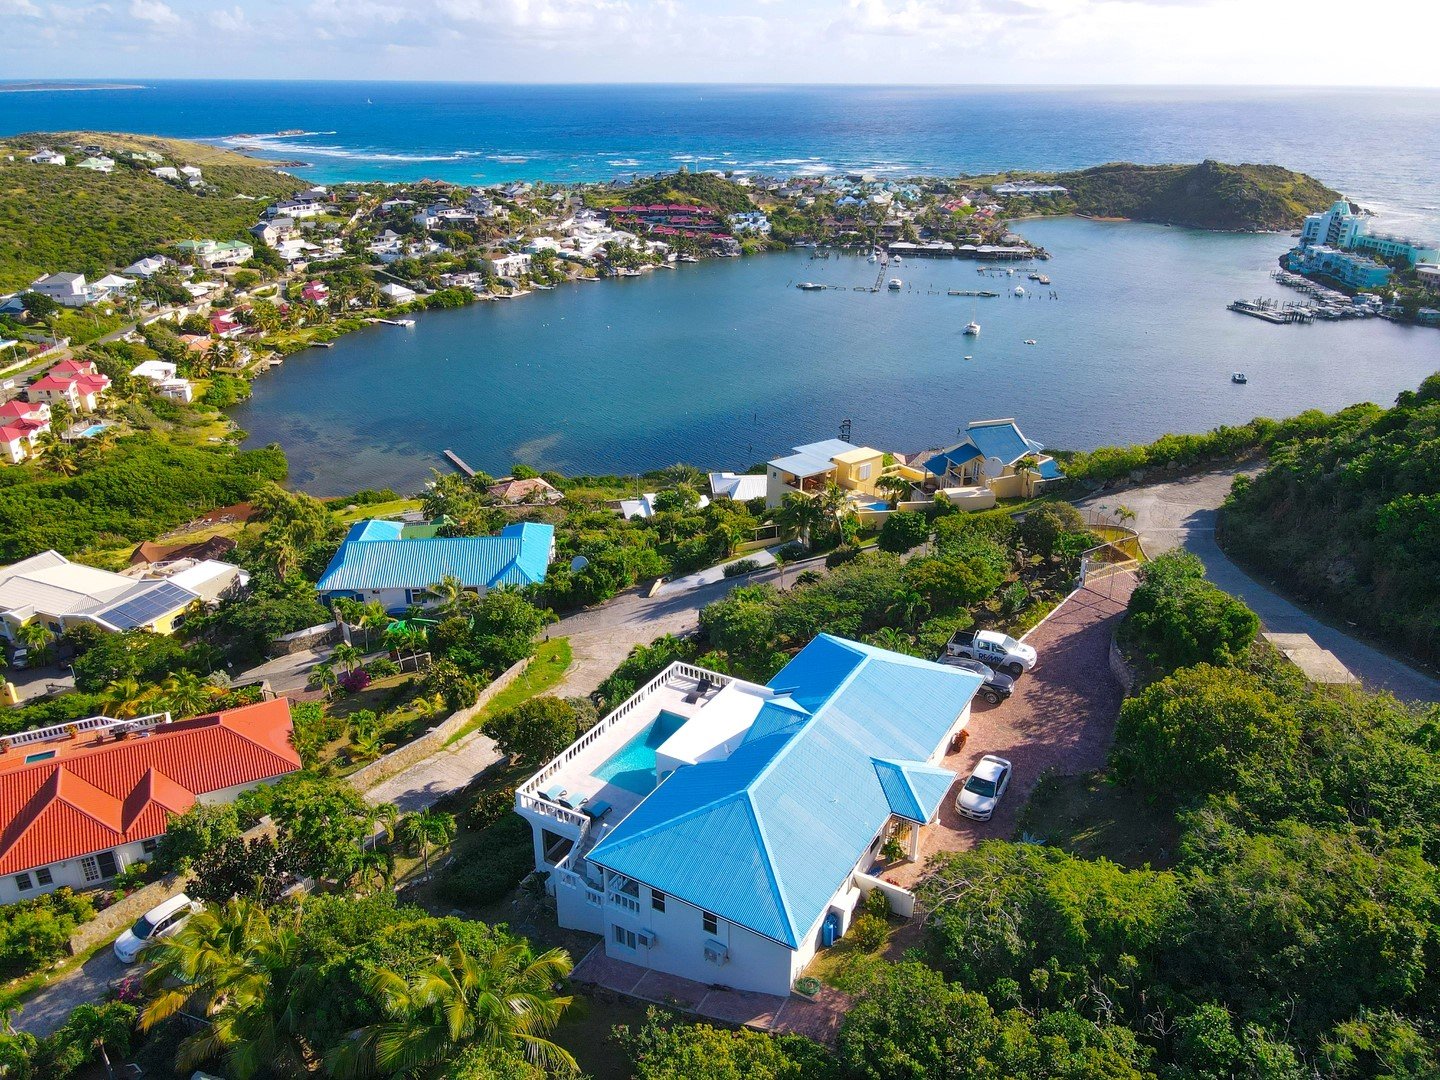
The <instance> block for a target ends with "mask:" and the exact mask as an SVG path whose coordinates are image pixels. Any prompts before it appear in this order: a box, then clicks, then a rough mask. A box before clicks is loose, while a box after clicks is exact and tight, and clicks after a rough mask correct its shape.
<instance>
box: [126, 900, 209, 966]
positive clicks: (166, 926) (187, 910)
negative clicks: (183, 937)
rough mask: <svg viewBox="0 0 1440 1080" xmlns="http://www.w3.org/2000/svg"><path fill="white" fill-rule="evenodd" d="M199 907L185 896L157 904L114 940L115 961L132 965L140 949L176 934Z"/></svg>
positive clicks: (198, 904) (194, 901)
mask: <svg viewBox="0 0 1440 1080" xmlns="http://www.w3.org/2000/svg"><path fill="white" fill-rule="evenodd" d="M200 907H201V905H200V903H199V901H197V900H191V899H190V897H188V896H186V895H185V894H184V893H180V894H179V895H178V896H172V897H171V898H170V899H169V900H166V901H165V902H164V903H163V904H156V905H155V906H154V907H153V908H151V909H150V910H149V911H147V912H146V913H145V914H144V915H141V916H140V918H138V919H136V920H135V925H134V926H132V927H130V929H128V930H126V931H125V932H124V933H123V934H121V935H120V936H119V937H118V938H116V939H115V958H116V959H117V960H119V961H120V962H121V963H122V964H133V963H134V962H135V961H136V960H137V959H138V958H139V956H140V950H141V949H143V948H144V947H145V946H146V945H148V944H150V942H152V941H158V940H159V939H160V938H163V937H169V936H170V935H171V934H173V933H175V931H177V930H179V929H180V928H181V927H182V926H184V925H185V923H186V922H188V921H189V919H190V916H191V915H194V914H195V913H196V912H197V911H199V910H200Z"/></svg>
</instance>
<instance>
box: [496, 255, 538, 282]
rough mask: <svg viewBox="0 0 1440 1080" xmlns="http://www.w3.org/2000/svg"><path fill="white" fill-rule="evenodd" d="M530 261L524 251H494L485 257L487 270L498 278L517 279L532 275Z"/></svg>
mask: <svg viewBox="0 0 1440 1080" xmlns="http://www.w3.org/2000/svg"><path fill="white" fill-rule="evenodd" d="M530 261H531V257H530V256H529V255H526V254H525V253H524V252H523V251H492V252H491V253H490V254H489V255H486V256H485V269H486V270H489V271H490V272H491V273H492V274H494V275H495V276H496V277H502V278H517V277H520V276H522V275H524V274H528V273H530Z"/></svg>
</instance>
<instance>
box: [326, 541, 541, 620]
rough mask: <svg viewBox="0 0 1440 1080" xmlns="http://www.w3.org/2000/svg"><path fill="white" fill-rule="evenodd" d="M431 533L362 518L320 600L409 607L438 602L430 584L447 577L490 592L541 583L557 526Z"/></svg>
mask: <svg viewBox="0 0 1440 1080" xmlns="http://www.w3.org/2000/svg"><path fill="white" fill-rule="evenodd" d="M407 532H408V534H409V535H408V536H407V535H406V534H407ZM433 532H434V528H433V527H432V526H418V527H417V526H412V525H406V524H404V523H402V522H399V521H380V520H372V521H357V522H356V523H355V524H354V525H352V526H350V532H349V533H348V534H347V535H346V537H345V540H344V542H343V543H342V544H341V545H340V550H339V551H337V552H336V553H335V557H334V558H333V559H331V560H330V565H329V566H327V567H326V568H325V573H324V574H322V575H321V576H320V580H319V582H317V583H316V586H315V589H316V591H317V592H318V593H319V594H320V600H321V602H322V603H329V602H330V601H332V600H336V599H339V598H341V597H349V598H352V599H355V600H362V601H365V602H367V603H368V602H370V601H372V600H373V601H379V602H380V604H381V605H383V606H384V608H385V610H386V611H394V612H399V611H404V610H405V609H406V608H407V607H411V606H413V605H416V604H422V605H423V604H430V603H433V602H434V597H432V596H431V595H430V593H429V589H430V586H431V585H434V584H436V583H437V582H439V581H440V580H441V579H442V578H445V577H455V578H458V579H459V580H460V583H461V584H462V585H463V586H464V587H465V589H466V590H467V591H468V592H473V593H476V594H478V595H480V596H484V595H485V594H486V593H487V592H489V591H490V590H491V589H498V588H502V587H504V586H507V585H511V586H517V587H520V586H525V585H538V584H540V583H541V582H542V581H544V580H545V574H546V571H547V570H548V569H549V566H550V560H551V559H552V558H554V557H555V529H554V527H553V526H550V525H541V524H537V523H535V522H531V521H524V522H516V523H513V524H510V525H506V526H505V528H503V529H501V530H500V533H499V535H497V536H434V535H433ZM417 533H418V534H421V535H417ZM426 533H429V534H431V535H424V534H426Z"/></svg>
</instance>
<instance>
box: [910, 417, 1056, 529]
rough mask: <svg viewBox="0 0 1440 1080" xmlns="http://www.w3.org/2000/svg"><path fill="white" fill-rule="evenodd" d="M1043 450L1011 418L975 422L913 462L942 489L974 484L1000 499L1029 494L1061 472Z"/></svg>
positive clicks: (971, 486) (969, 486)
mask: <svg viewBox="0 0 1440 1080" xmlns="http://www.w3.org/2000/svg"><path fill="white" fill-rule="evenodd" d="M1044 451H1045V447H1044V445H1043V444H1041V443H1038V442H1036V441H1035V440H1034V439H1028V438H1026V437H1025V433H1024V432H1022V431H1021V430H1020V426H1019V425H1018V424H1017V423H1015V421H1014V420H1013V419H1011V418H1008V417H1007V418H1006V419H1003V420H975V421H972V422H971V423H970V424H969V425H967V426H966V428H965V432H964V436H963V437H962V438H961V440H960V441H959V442H958V443H956V444H955V445H954V446H950V447H946V448H945V449H943V450H938V451H934V452H932V453H931V454H929V455H925V456H922V457H921V460H920V461H918V462H915V463H914V464H915V465H916V467H918V468H920V469H921V470H922V471H923V472H924V473H925V474H926V477H927V479H930V482H931V483H934V484H935V486H936V487H938V488H939V489H940V490H941V491H946V490H954V489H964V488H967V487H968V488H974V487H977V486H978V487H980V488H984V489H986V490H988V491H989V492H990V494H991V495H993V496H994V497H995V498H999V499H1013V498H1029V497H1030V496H1031V495H1033V494H1034V492H1035V488H1036V487H1038V486H1039V485H1041V484H1044V483H1047V482H1048V481H1051V480H1059V479H1062V478H1063V477H1064V475H1065V474H1064V473H1062V472H1061V471H1060V466H1059V465H1058V464H1056V462H1055V459H1054V458H1052V457H1050V456H1049V455H1048V454H1046V453H1045V452H1044ZM1022 462H1023V463H1024V464H1023V465H1022ZM931 478H933V479H931ZM990 505H993V500H991V502H990ZM975 508H976V509H983V507H978V506H977V507H975Z"/></svg>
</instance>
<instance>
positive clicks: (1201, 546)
mask: <svg viewBox="0 0 1440 1080" xmlns="http://www.w3.org/2000/svg"><path fill="white" fill-rule="evenodd" d="M1256 471H1257V470H1256V469H1254V468H1250V469H1241V468H1230V469H1222V470H1217V471H1215V472H1208V473H1201V474H1199V475H1196V476H1187V477H1184V478H1181V479H1178V480H1169V481H1165V482H1163V483H1155V484H1144V485H1141V486H1139V487H1132V488H1126V489H1124V490H1122V491H1115V492H1105V493H1103V494H1100V495H1094V496H1091V497H1090V498H1088V499H1082V500H1080V502H1079V503H1077V505H1078V506H1080V507H1082V508H1083V509H1087V510H1096V511H1107V510H1108V511H1112V512H1113V510H1114V509H1115V508H1116V507H1117V506H1125V507H1128V508H1129V509H1130V510H1132V511H1133V512H1134V513H1135V520H1134V521H1133V522H1131V523H1130V524H1131V527H1132V528H1133V529H1135V531H1136V532H1138V533H1139V534H1140V543H1141V544H1142V545H1143V546H1144V548H1145V551H1146V552H1147V553H1148V554H1150V555H1156V554H1159V553H1160V552H1162V551H1168V550H1170V549H1171V548H1175V547H1183V548H1185V549H1186V550H1187V551H1192V552H1194V553H1195V554H1196V555H1198V556H1199V557H1200V560H1201V561H1202V562H1203V563H1204V564H1205V572H1206V575H1207V576H1208V577H1209V579H1210V580H1211V581H1212V582H1214V583H1215V584H1216V585H1218V586H1219V587H1220V588H1222V589H1224V590H1225V591H1226V592H1228V593H1229V594H1230V595H1231V596H1235V597H1238V598H1240V599H1241V600H1243V601H1244V602H1245V603H1246V604H1248V605H1249V606H1250V608H1251V610H1253V611H1254V612H1255V613H1256V614H1257V615H1259V616H1260V621H1261V622H1262V623H1263V624H1264V626H1265V629H1266V630H1268V631H1270V632H1271V633H1278V634H1309V635H1310V637H1312V638H1313V639H1314V640H1315V642H1316V644H1318V645H1320V646H1321V647H1322V648H1325V649H1328V650H1330V652H1332V653H1334V654H1335V655H1336V656H1337V657H1339V658H1340V660H1341V662H1342V663H1344V665H1345V666H1346V667H1347V668H1349V669H1350V671H1351V672H1353V673H1354V674H1355V675H1356V676H1357V677H1358V678H1359V679H1360V681H1361V682H1363V683H1364V684H1365V685H1366V686H1368V687H1370V688H1371V689H1372V690H1389V691H1390V692H1391V693H1392V694H1394V695H1395V696H1396V697H1399V698H1404V699H1406V700H1410V701H1440V680H1437V679H1436V678H1434V677H1433V676H1431V675H1428V674H1426V673H1425V672H1423V671H1420V670H1418V669H1416V668H1414V667H1411V666H1410V665H1409V664H1406V663H1404V662H1403V661H1401V660H1398V659H1396V658H1395V657H1393V656H1391V655H1389V654H1388V653H1385V652H1382V651H1381V650H1379V649H1377V648H1375V647H1374V646H1373V645H1368V644H1366V643H1365V642H1363V641H1361V640H1359V639H1358V638H1356V637H1354V636H1352V635H1351V634H1350V633H1348V632H1347V631H1346V630H1345V629H1343V628H1341V627H1338V626H1334V625H1332V624H1330V623H1327V622H1323V621H1322V620H1320V619H1319V618H1317V617H1316V616H1314V615H1311V614H1309V613H1308V612H1305V611H1303V610H1301V609H1300V608H1299V607H1296V606H1295V604H1293V603H1291V602H1290V601H1289V600H1287V599H1285V597H1283V596H1281V595H1280V594H1279V593H1277V592H1275V591H1274V590H1273V589H1271V588H1269V587H1268V586H1266V585H1264V584H1261V583H1260V582H1258V581H1256V580H1255V579H1254V578H1252V577H1251V576H1250V575H1249V574H1247V573H1245V571H1243V570H1241V569H1240V568H1239V567H1238V566H1236V565H1235V564H1234V563H1233V562H1231V561H1230V559H1229V558H1228V557H1227V556H1226V555H1225V553H1224V552H1223V551H1221V550H1220V546H1219V545H1218V544H1217V543H1216V542H1215V520H1216V516H1217V513H1218V511H1219V509H1220V505H1221V504H1222V503H1223V502H1224V501H1225V496H1226V495H1228V494H1229V493H1230V485H1231V483H1232V482H1233V481H1234V479H1235V477H1236V476H1237V475H1238V474H1240V473H1241V472H1248V473H1250V474H1252V475H1253V474H1254V473H1255V472H1256Z"/></svg>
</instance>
